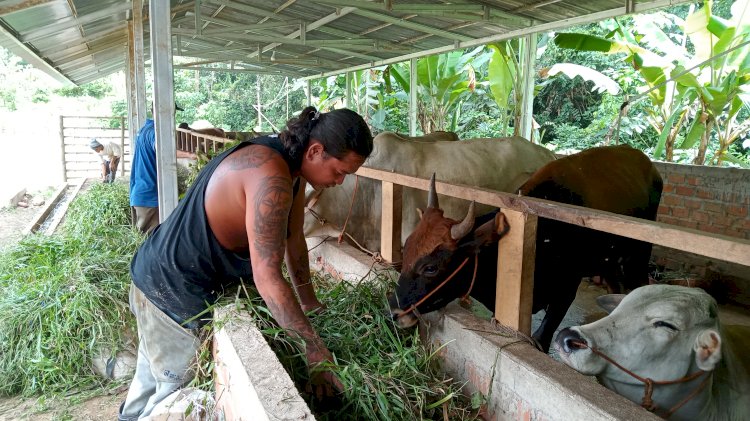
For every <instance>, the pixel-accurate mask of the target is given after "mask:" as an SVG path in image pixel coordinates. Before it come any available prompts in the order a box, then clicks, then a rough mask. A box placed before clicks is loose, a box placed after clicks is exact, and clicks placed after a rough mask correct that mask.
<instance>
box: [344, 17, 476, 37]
mask: <svg viewBox="0 0 750 421" xmlns="http://www.w3.org/2000/svg"><path fill="white" fill-rule="evenodd" d="M353 13H354V14H356V15H359V16H362V17H366V18H370V19H374V20H379V21H382V22H388V23H391V24H393V25H395V26H400V27H402V28H407V29H411V30H414V31H419V32H425V33H427V34H431V35H435V36H438V37H442V38H447V39H450V40H454V41H469V40H471V39H472V38H471V37H467V36H465V35H460V34H454V33H453V32H449V31H444V30H442V29H438V28H435V27H432V26H429V25H423V24H421V23H416V22H409V21H406V20H403V19H401V18H394V17H393V16H389V15H385V14H383V13H377V12H371V11H369V10H355V11H354V12H353Z"/></svg>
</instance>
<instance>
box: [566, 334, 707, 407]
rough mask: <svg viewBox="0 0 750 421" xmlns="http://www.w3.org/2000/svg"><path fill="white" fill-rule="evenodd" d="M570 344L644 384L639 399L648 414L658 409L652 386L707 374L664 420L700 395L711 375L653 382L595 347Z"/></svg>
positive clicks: (678, 381)
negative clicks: (586, 349) (590, 353)
mask: <svg viewBox="0 0 750 421" xmlns="http://www.w3.org/2000/svg"><path fill="white" fill-rule="evenodd" d="M571 344H573V345H576V346H578V347H581V348H588V349H590V350H591V352H592V353H594V354H596V355H598V356H599V357H601V358H602V359H603V360H605V361H607V362H608V363H610V364H612V365H614V366H615V367H617V368H619V369H620V370H622V371H623V372H625V374H627V375H629V376H630V377H633V378H634V379H636V380H638V381H640V382H641V383H643V384H644V390H643V398H642V399H641V406H642V407H643V408H645V409H646V410H648V411H650V412H656V411H657V410H658V407H657V406H656V405H655V404H654V400H653V397H652V395H653V393H654V386H655V385H656V386H666V385H671V384H678V383H685V382H689V381H691V380H695V379H697V378H698V377H700V376H702V375H704V374H709V375H708V376H706V378H705V379H703V381H702V382H701V383H700V384H699V385H698V387H696V388H695V389H693V391H692V392H690V394H688V395H687V396H686V397H685V398H684V399H683V400H681V401H680V402H678V403H677V404H675V405H674V406H672V407H671V408H670V409H669V410H668V411H666V413H665V415H664V418H669V417H670V416H672V414H674V413H675V412H676V411H677V410H678V409H680V408H681V407H682V406H683V405H685V404H686V403H688V402H689V401H690V399H693V398H694V397H695V396H696V395H697V394H698V393H700V391H701V390H703V389H704V388H705V387H706V385H707V384H708V380H709V379H710V378H711V375H710V374H711V372H710V371H703V370H698V371H696V372H695V373H693V374H688V375H687V376H684V377H680V378H679V379H675V380H659V381H657V380H653V379H651V378H648V377H641V376H639V375H637V374H635V373H634V372H632V371H630V370H628V369H627V368H625V367H623V366H622V365H620V364H618V363H617V361H615V360H613V359H612V358H611V357H610V356H608V355H607V354H605V353H603V352H601V351H599V350H598V349H597V348H596V347H593V346H589V344H587V343H586V342H581V341H571Z"/></svg>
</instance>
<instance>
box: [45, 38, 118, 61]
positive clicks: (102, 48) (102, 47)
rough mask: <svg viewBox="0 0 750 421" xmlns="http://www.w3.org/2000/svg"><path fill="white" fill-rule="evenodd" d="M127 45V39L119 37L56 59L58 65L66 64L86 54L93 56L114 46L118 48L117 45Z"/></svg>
mask: <svg viewBox="0 0 750 421" xmlns="http://www.w3.org/2000/svg"><path fill="white" fill-rule="evenodd" d="M126 45H127V39H117V40H114V41H111V42H108V43H105V44H100V45H97V46H95V47H94V48H91V49H89V50H86V51H81V52H79V53H76V54H73V55H70V56H67V57H64V58H61V59H57V60H55V62H56V63H57V65H58V66H64V65H66V64H67V63H70V62H71V61H75V60H78V59H79V58H83V57H86V56H93V55H94V54H98V53H101V52H102V51H106V50H110V49H112V48H117V47H123V48H125V46H126Z"/></svg>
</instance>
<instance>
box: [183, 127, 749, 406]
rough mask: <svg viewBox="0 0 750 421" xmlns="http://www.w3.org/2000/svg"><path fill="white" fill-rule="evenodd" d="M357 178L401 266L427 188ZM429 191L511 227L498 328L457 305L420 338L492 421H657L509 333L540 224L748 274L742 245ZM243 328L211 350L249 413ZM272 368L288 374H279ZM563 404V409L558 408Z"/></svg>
mask: <svg viewBox="0 0 750 421" xmlns="http://www.w3.org/2000/svg"><path fill="white" fill-rule="evenodd" d="M177 130H178V131H177V136H176V144H177V148H178V149H180V150H183V151H187V152H192V153H197V152H201V153H209V152H215V151H216V150H218V149H221V148H222V147H223V146H224V143H226V142H228V141H230V140H228V139H223V138H219V137H216V136H210V135H203V134H199V133H194V132H190V131H187V130H183V129H177ZM356 175H357V176H359V177H366V178H370V179H373V180H375V181H376V182H380V184H381V192H382V194H381V203H380V206H381V209H382V213H381V215H382V218H381V231H380V232H381V241H380V244H381V250H380V256H381V257H382V259H383V260H385V261H386V262H387V263H391V264H392V263H394V262H399V261H400V260H401V255H400V250H401V244H402V241H403V239H402V238H401V233H402V231H401V219H402V215H403V212H405V211H410V210H404V209H402V195H403V191H404V189H405V188H411V189H417V190H423V191H428V190H429V188H430V187H429V183H430V181H429V179H427V178H420V177H413V176H409V175H405V174H400V173H396V172H391V171H384V170H379V169H374V168H368V167H366V166H362V167H360V169H359V170H358V171H357V172H356ZM435 187H436V191H437V193H438V194H439V195H442V196H450V197H455V198H458V199H464V200H466V201H475V202H477V203H480V204H484V205H489V206H493V207H498V208H501V210H502V212H503V213H504V214H505V216H506V218H507V220H508V223H509V224H510V226H511V230H510V231H509V232H508V234H507V235H506V236H504V237H503V238H502V239H501V240H500V247H499V251H498V272H497V280H496V282H497V285H498V286H497V291H498V293H497V297H496V305H495V312H494V315H493V316H494V317H493V318H494V321H493V322H488V321H486V320H481V319H479V318H477V317H475V316H474V315H472V314H471V313H470V312H469V311H467V310H466V309H463V308H461V307H460V306H458V305H450V306H448V307H447V308H446V309H445V310H443V311H439V312H436V314H430V315H425V316H423V317H424V319H425V320H426V321H427V323H426V324H425V323H421V324H420V329H421V330H422V332H423V336H425V337H426V338H428V339H429V340H430V341H431V342H433V343H434V344H436V345H438V346H442V350H441V353H440V356H441V359H442V360H443V363H444V366H445V368H446V371H447V372H448V374H450V375H451V376H453V377H454V378H456V379H458V380H459V381H462V382H466V384H467V386H466V387H467V392H469V393H473V392H476V391H478V392H481V393H483V394H484V395H485V396H488V407H489V412H490V414H494V417H495V418H496V419H521V418H524V419H526V417H528V418H529V419H570V418H577V419H592V418H593V419H631V418H634V417H642V418H644V419H650V418H649V417H653V419H658V418H657V417H656V416H655V415H653V414H650V413H648V412H647V411H645V410H644V409H642V408H640V407H638V405H636V404H634V403H632V402H630V401H627V400H626V399H625V398H623V397H621V396H619V395H617V394H615V393H614V392H612V391H610V390H608V389H605V388H604V387H603V386H600V385H598V384H596V383H595V382H593V381H590V380H589V379H588V378H586V377H585V376H583V375H581V374H579V373H577V372H575V371H573V370H572V369H569V368H568V367H566V366H563V365H562V363H559V362H557V361H555V360H553V359H552V358H550V357H548V356H547V355H544V354H543V353H541V352H536V350H535V349H534V348H533V346H532V345H531V344H530V343H528V342H527V341H525V340H518V339H517V337H516V336H515V335H514V334H513V333H512V332H519V333H520V334H521V335H518V337H521V338H523V337H525V336H529V335H530V333H531V325H532V292H533V282H534V279H533V270H534V258H535V248H536V245H535V239H536V235H535V234H536V225H537V220H538V218H540V217H541V218H549V219H554V220H557V221H561V222H565V223H568V224H574V225H578V226H581V227H586V228H590V229H594V230H598V231H603V232H608V233H611V234H615V235H619V236H623V237H628V238H632V239H636V240H641V241H645V242H649V243H652V244H654V245H660V246H664V247H668V248H670V249H675V250H680V251H684V252H689V253H693V254H696V255H701V256H705V257H708V258H712V259H719V260H723V261H728V262H732V263H736V264H739V265H742V266H746V267H750V241H748V240H744V239H738V238H733V237H729V236H726V235H722V234H714V233H706V232H703V231H699V230H697V229H692V228H686V227H680V226H676V225H671V224H665V223H661V222H653V221H647V220H643V219H638V218H633V217H628V216H623V215H619V214H614V213H610V212H603V211H598V210H593V209H590V208H584V207H580V206H574V205H568V204H563V203H558V202H552V201H548V200H543V199H537V198H530V197H522V196H518V195H515V194H510V193H504V192H499V191H494V190H489V189H484V188H478V187H474V186H468V185H462V184H451V183H445V182H440V181H439V180H437V181H436V183H435ZM373 205H374V206H377V205H378V204H377V203H376V204H373ZM354 222H356V221H354ZM308 244H309V245H310V248H311V249H313V248H314V250H311V259H310V260H311V266H315V267H316V268H318V269H320V270H325V271H327V272H329V273H331V274H332V275H334V277H338V278H342V279H349V280H358V281H359V280H364V279H366V278H367V276H368V273H369V272H370V271H371V270H372V268H373V262H372V259H371V258H370V257H369V256H367V255H366V254H365V253H363V252H361V251H359V250H357V249H355V248H354V247H351V246H349V245H347V244H346V243H344V244H336V242H335V240H334V241H325V242H324V244H321V243H320V240H319V239H318V238H308ZM312 246H315V247H312ZM495 322H496V323H495ZM238 323H240V324H241V323H244V322H243V321H239V322H238ZM498 326H500V327H498ZM242 331H243V330H242V329H234V331H222V333H221V334H220V335H219V336H218V338H219V339H218V341H219V342H217V343H216V346H218V347H220V349H222V350H223V352H224V357H222V355H221V353H222V351H221V350H219V349H218V348H217V349H215V353H216V355H215V356H216V358H217V378H218V379H219V380H218V385H217V389H218V390H222V394H223V396H224V400H225V404H224V409H225V411H230V412H231V411H234V413H237V411H238V409H239V408H245V407H246V403H243V402H242V398H241V396H242V395H243V394H244V393H247V390H248V389H247V388H248V387H250V388H253V385H252V383H253V382H252V380H250V379H252V378H253V377H257V374H253V369H252V367H251V365H250V364H249V363H248V362H246V361H245V362H243V359H242V357H240V356H239V354H241V352H240V351H237V350H236V349H235V348H236V347H237V346H238V345H237V344H244V343H246V342H247V341H246V338H243V337H242V336H243V335H242V334H241V333H240V332H242ZM509 332H511V333H509ZM511 345H512V346H511ZM241 346H243V345H240V347H241ZM254 346H257V344H255V345H254ZM226 355H230V356H231V358H227V357H226ZM235 370H239V371H241V372H246V373H247V378H248V380H247V382H246V384H239V383H238V382H236V381H234V382H232V383H231V384H230V382H229V380H224V382H223V383H222V381H221V379H222V377H224V378H226V377H227V376H228V374H227V373H230V372H233V371H235ZM275 371H277V372H278V373H280V374H281V377H285V375H284V373H283V369H282V368H280V367H278V368H277V369H276V370H275ZM255 387H257V386H255ZM263 405H267V404H263ZM263 405H261V406H263ZM562 407H565V409H564V410H561V408H562ZM232 408H234V409H232ZM266 410H267V409H266ZM269 413H272V411H271V412H269Z"/></svg>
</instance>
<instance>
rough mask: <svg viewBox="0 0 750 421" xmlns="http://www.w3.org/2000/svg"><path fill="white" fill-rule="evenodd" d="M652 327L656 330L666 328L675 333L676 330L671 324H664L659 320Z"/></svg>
mask: <svg viewBox="0 0 750 421" xmlns="http://www.w3.org/2000/svg"><path fill="white" fill-rule="evenodd" d="M654 327H656V328H659V327H665V328H667V329H669V330H671V331H674V332H676V331H677V328H676V327H675V326H674V325H673V324H670V323H667V322H664V321H661V320H657V321H655V322H654Z"/></svg>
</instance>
